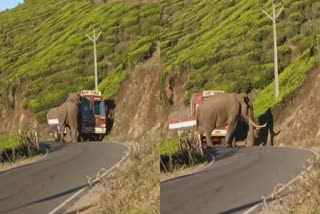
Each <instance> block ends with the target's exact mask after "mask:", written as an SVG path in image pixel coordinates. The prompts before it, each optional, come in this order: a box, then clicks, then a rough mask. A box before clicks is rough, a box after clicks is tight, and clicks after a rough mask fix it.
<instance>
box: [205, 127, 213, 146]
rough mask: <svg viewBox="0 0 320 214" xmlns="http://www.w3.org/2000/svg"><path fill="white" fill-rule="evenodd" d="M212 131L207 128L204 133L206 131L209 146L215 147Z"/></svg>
mask: <svg viewBox="0 0 320 214" xmlns="http://www.w3.org/2000/svg"><path fill="white" fill-rule="evenodd" d="M211 132H212V131H211ZM211 132H210V131H208V130H206V131H205V132H204V133H205V135H206V139H207V145H208V147H211V148H213V144H212V141H211Z"/></svg>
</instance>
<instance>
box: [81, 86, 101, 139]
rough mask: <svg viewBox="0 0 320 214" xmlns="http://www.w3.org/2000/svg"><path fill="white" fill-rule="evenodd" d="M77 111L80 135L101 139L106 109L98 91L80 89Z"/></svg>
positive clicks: (84, 137)
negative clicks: (78, 108) (79, 101)
mask: <svg viewBox="0 0 320 214" xmlns="http://www.w3.org/2000/svg"><path fill="white" fill-rule="evenodd" d="M80 96H81V104H80V111H79V130H80V137H81V138H82V139H84V140H86V139H90V140H102V139H103V137H104V135H105V134H106V119H107V118H106V109H105V104H104V98H103V96H102V95H101V92H100V91H94V90H82V91H81V92H80Z"/></svg>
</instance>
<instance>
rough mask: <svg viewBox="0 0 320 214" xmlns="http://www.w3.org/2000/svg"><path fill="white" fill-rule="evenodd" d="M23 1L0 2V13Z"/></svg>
mask: <svg viewBox="0 0 320 214" xmlns="http://www.w3.org/2000/svg"><path fill="white" fill-rule="evenodd" d="M22 2H23V0H0V12H1V11H3V10H6V9H11V8H14V7H15V6H17V5H18V4H19V3H22Z"/></svg>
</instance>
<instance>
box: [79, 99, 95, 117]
mask: <svg viewBox="0 0 320 214" xmlns="http://www.w3.org/2000/svg"><path fill="white" fill-rule="evenodd" d="M81 114H82V115H92V114H93V112H92V110H91V109H90V101H89V100H88V99H87V98H85V97H83V98H82V99H81Z"/></svg>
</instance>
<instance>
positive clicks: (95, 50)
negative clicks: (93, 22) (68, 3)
mask: <svg viewBox="0 0 320 214" xmlns="http://www.w3.org/2000/svg"><path fill="white" fill-rule="evenodd" d="M85 35H86V36H87V37H88V38H89V39H90V40H91V41H92V42H93V55H94V86H95V90H96V91H98V68H97V48H96V42H97V40H98V39H99V36H100V35H101V32H100V33H99V34H98V36H97V37H96V29H95V28H93V38H91V37H90V36H89V35H88V34H85Z"/></svg>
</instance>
